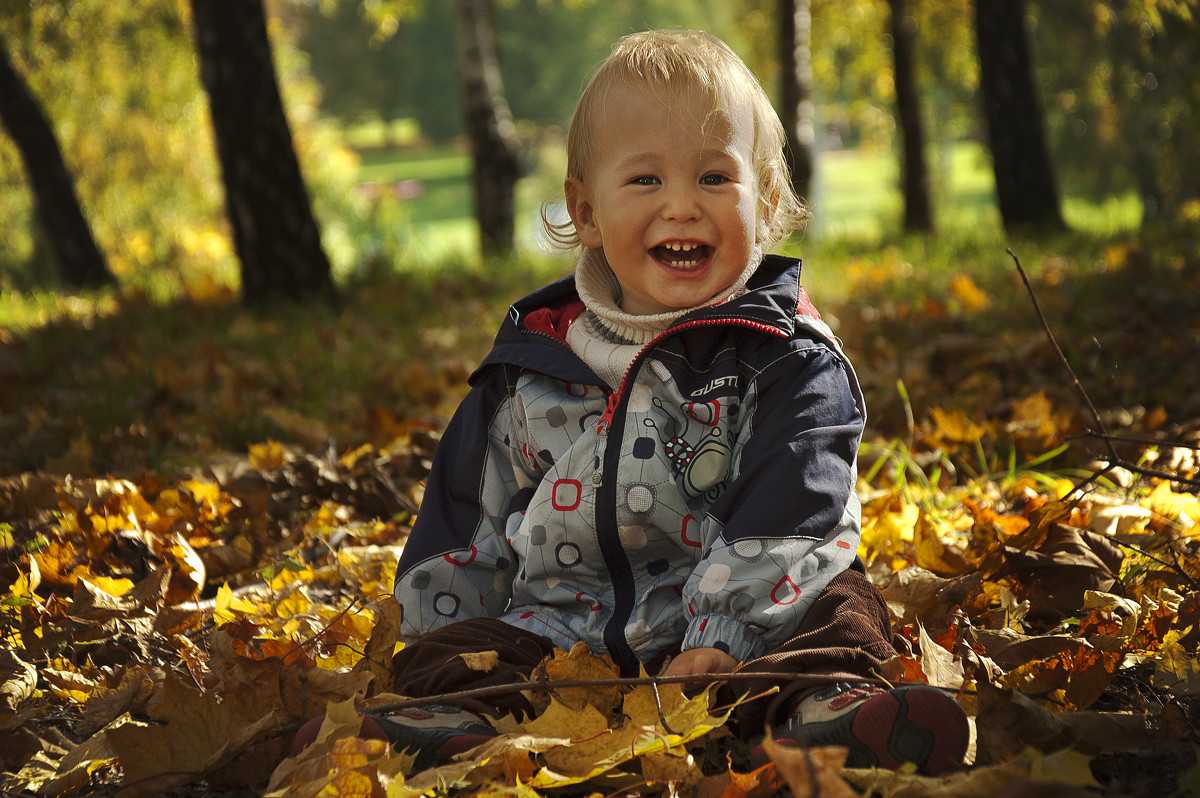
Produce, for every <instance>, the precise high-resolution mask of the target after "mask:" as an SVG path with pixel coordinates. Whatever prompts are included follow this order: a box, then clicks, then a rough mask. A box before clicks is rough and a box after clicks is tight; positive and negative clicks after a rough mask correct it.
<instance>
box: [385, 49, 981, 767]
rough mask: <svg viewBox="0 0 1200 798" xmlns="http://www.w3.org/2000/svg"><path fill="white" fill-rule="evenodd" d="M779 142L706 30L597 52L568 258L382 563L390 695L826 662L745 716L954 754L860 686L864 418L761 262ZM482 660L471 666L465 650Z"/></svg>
mask: <svg viewBox="0 0 1200 798" xmlns="http://www.w3.org/2000/svg"><path fill="white" fill-rule="evenodd" d="M784 142H785V138H784V132H783V128H782V125H781V124H780V122H779V120H778V117H777V116H776V114H775V112H774V110H773V109H772V107H771V104H770V102H769V100H768V98H767V96H766V94H765V93H764V92H763V90H762V89H761V87H760V86H759V84H758V82H757V81H756V80H755V78H754V77H753V76H752V75H751V73H750V72H749V70H748V69H747V68H746V66H745V65H744V64H743V63H742V61H741V60H740V59H739V58H738V57H737V56H736V55H735V54H734V53H733V52H732V50H730V49H729V48H728V47H727V46H726V45H725V44H724V43H722V42H721V41H719V40H718V39H716V38H714V37H712V36H709V35H707V34H704V33H698V32H687V31H651V32H646V33H639V34H634V35H630V36H627V37H625V38H624V39H622V40H621V41H619V42H618V43H617V45H616V46H615V47H614V49H613V51H612V54H611V55H610V57H609V58H608V59H607V60H606V61H605V62H604V63H603V64H602V65H601V66H600V68H599V70H598V71H597V72H596V74H595V76H594V77H593V78H592V80H591V81H590V83H589V84H588V86H587V88H586V90H585V91H584V93H583V96H582V98H581V100H580V102H579V105H578V107H577V109H576V111H575V114H574V117H573V119H572V121H571V126H570V131H569V134H568V167H567V177H566V182H565V197H566V207H567V211H568V212H569V214H570V222H569V223H566V224H563V225H559V226H554V225H551V224H550V223H549V222H548V223H547V224H548V226H549V228H550V229H551V232H552V234H553V235H555V237H556V238H558V239H559V240H560V241H561V242H562V243H564V244H570V245H574V246H577V247H579V251H580V252H581V254H580V256H579V259H578V263H577V266H576V268H575V271H574V274H572V275H570V276H568V277H566V278H563V279H562V280H559V281H557V282H555V283H553V284H551V285H548V286H546V287H544V288H542V289H540V290H538V291H536V292H535V293H533V294H532V295H530V296H528V297H526V298H524V299H522V300H520V301H518V302H517V303H516V304H514V305H513V306H512V308H511V310H510V312H509V316H508V318H507V320H506V321H505V322H504V324H503V325H502V327H501V329H500V331H499V333H498V334H497V337H496V341H495V345H494V348H493V349H492V351H491V353H490V354H489V355H488V356H487V358H486V359H485V360H484V362H483V363H482V364H481V365H480V367H479V368H478V370H477V371H476V372H475V373H474V374H473V375H472V377H471V379H470V384H471V391H470V394H469V395H468V396H467V398H466V399H465V400H464V402H463V403H462V405H461V407H460V408H459V409H458V412H457V413H456V415H455V417H454V419H453V421H452V422H451V424H450V425H449V427H448V428H447V430H446V432H445V435H444V437H443V438H442V441H441V444H440V447H439V450H438V453H437V456H436V458H435V461H434V464H433V469H432V472H431V473H430V475H429V480H428V483H427V488H426V490H425V494H424V499H423V502H422V505H421V509H420V512H419V514H418V517H417V519H416V522H415V524H414V527H413V530H412V534H411V536H410V538H409V540H408V542H407V544H406V545H405V549H404V553H403V555H402V556H401V559H400V563H399V567H398V570H397V575H396V585H395V595H396V599H397V601H398V602H399V603H400V605H401V606H402V608H403V611H404V615H403V631H402V634H403V636H404V639H405V641H406V646H405V648H404V649H402V650H401V651H400V652H399V653H398V654H397V655H396V666H397V677H396V678H397V681H396V684H395V685H394V690H395V691H396V692H397V693H400V694H402V695H409V696H432V695H439V694H443V693H447V692H453V691H456V690H463V689H467V688H471V687H479V686H484V685H489V684H507V683H513V682H517V681H519V680H520V679H521V678H522V677H523V676H528V675H529V673H530V672H531V671H532V670H533V669H534V668H535V667H536V666H537V664H538V663H539V662H540V661H541V660H542V659H543V658H544V657H546V656H548V655H550V654H551V653H553V651H554V650H555V649H556V648H560V649H569V648H571V647H572V646H573V645H575V644H576V643H579V642H583V643H586V644H587V645H588V646H589V647H590V648H591V650H592V651H593V652H594V653H596V654H607V655H608V656H610V657H611V658H612V660H613V661H614V662H615V663H616V664H617V665H618V666H619V667H620V669H621V672H622V673H623V674H625V675H637V674H638V671H639V666H644V667H645V668H646V669H647V671H648V672H650V673H661V674H664V675H669V676H673V675H688V674H721V673H726V672H729V671H732V670H733V669H735V668H737V667H739V665H741V667H743V668H744V669H745V670H747V671H754V672H777V673H785V674H786V673H808V674H824V675H828V676H829V684H828V685H827V686H826V687H822V688H818V689H812V688H811V682H809V687H808V688H807V689H806V688H804V687H800V686H797V685H792V686H790V687H789V683H788V682H787V681H786V680H781V681H780V682H779V683H778V684H780V685H781V686H782V690H781V692H780V693H779V694H778V695H776V696H774V697H773V698H772V700H770V701H769V702H768V701H765V700H757V701H750V702H747V703H744V704H742V705H741V706H740V707H739V708H738V710H737V712H736V714H735V723H736V728H737V729H738V730H739V732H740V733H741V734H742V735H743V736H744V737H746V738H747V739H750V738H754V737H755V736H759V735H762V734H763V732H764V728H767V727H769V728H771V729H772V730H773V733H774V734H775V735H776V737H778V738H791V739H794V740H797V741H800V742H803V743H805V744H810V745H816V744H838V745H846V746H848V747H849V748H850V750H851V754H850V760H849V764H851V765H860V766H861V765H879V766H884V767H895V766H897V765H898V764H900V763H902V762H904V761H913V762H916V763H917V765H918V766H919V767H921V768H922V769H923V770H924V771H926V772H930V773H938V772H942V771H945V770H948V769H951V768H953V767H956V766H957V765H959V764H960V763H961V760H962V757H963V754H964V751H965V746H966V739H967V725H966V719H965V716H964V715H963V713H962V710H961V709H959V707H958V705H957V703H956V702H955V701H954V699H953V698H952V697H950V696H947V695H945V694H944V693H942V692H941V691H939V690H935V689H933V688H929V687H907V688H899V689H896V690H891V691H889V690H885V689H883V688H879V687H875V686H872V685H871V684H868V683H865V682H861V681H860V682H856V681H855V679H856V678H857V679H860V680H861V679H863V678H864V677H869V676H870V675H871V674H872V672H873V671H874V670H875V669H876V668H877V667H878V665H879V664H880V663H881V662H882V661H883V660H885V659H887V658H889V657H891V656H893V655H894V654H895V649H894V648H893V647H892V644H891V629H890V625H889V621H888V614H887V610H886V606H885V605H884V603H883V601H882V599H881V598H880V596H879V595H878V592H877V591H876V589H875V588H874V587H873V586H872V585H871V584H870V583H869V582H868V580H867V579H866V577H865V576H864V575H863V573H862V564H861V562H859V561H858V560H857V557H856V551H857V547H858V539H859V520H860V508H859V503H858V499H857V496H856V494H855V480H856V456H857V452H858V446H859V441H860V437H861V435H862V431H863V424H864V419H865V411H864V407H863V400H862V394H861V392H860V390H859V387H858V383H857V380H856V378H855V376H854V372H853V369H852V368H851V365H850V363H849V361H848V360H847V359H846V357H845V355H844V354H843V353H842V351H841V348H840V347H839V345H838V342H837V341H836V339H835V338H834V336H833V334H832V332H831V331H830V330H829V328H828V327H827V326H826V325H825V324H824V323H823V322H822V321H821V320H820V316H819V315H818V314H817V312H816V310H815V309H814V308H813V306H812V305H811V303H810V302H809V300H808V298H807V296H806V294H805V292H804V289H803V288H801V287H800V283H799V278H800V264H799V262H798V261H796V260H793V259H790V258H785V257H780V256H776V255H765V256H764V254H763V253H764V250H767V249H770V248H771V247H772V246H773V245H775V244H777V243H779V242H780V241H781V240H782V239H783V238H784V237H786V236H787V235H788V234H789V233H790V232H791V231H792V230H794V229H795V228H796V227H798V226H799V225H800V224H802V223H803V221H804V220H805V217H806V212H805V210H804V208H803V206H802V205H801V204H800V202H799V201H798V199H797V198H796V196H795V195H794V193H793V191H792V189H791V186H790V182H789V179H788V171H787V167H786V164H785V160H784V153H783V147H784ZM483 651H496V652H497V653H498V655H499V662H498V664H497V666H496V667H495V668H494V669H493V670H491V671H490V672H488V673H486V674H481V673H479V672H477V671H473V670H471V669H470V668H468V667H467V666H466V665H465V663H464V662H463V660H462V659H461V658H460V657H458V656H457V655H458V654H461V653H465V652H483ZM718 678H719V677H714V680H716V679H718ZM766 686H768V685H752V686H747V685H739V688H738V689H739V692H740V691H741V690H742V689H749V690H755V689H758V688H761V687H766ZM528 711H530V706H529V704H528V703H527V702H526V700H525V698H524V697H522V696H520V695H519V694H517V695H512V696H501V697H498V698H495V699H488V700H487V701H468V702H465V703H464V704H463V705H461V706H453V707H451V706H433V707H426V708H422V709H417V710H405V711H403V712H399V713H394V714H391V715H388V716H386V717H370V718H368V719H367V720H366V721H365V724H368V725H369V726H370V728H371V730H372V731H373V732H374V733H377V734H384V735H386V736H388V737H390V738H391V739H392V740H393V741H394V742H395V745H396V748H397V749H401V750H402V749H408V750H411V751H415V752H416V753H418V755H419V759H418V766H425V765H428V764H432V763H435V762H437V761H439V759H441V758H444V757H446V756H449V755H451V754H453V753H456V752H459V751H462V750H465V749H466V748H469V747H471V746H473V745H476V744H478V743H479V742H482V741H483V740H485V739H486V738H487V737H488V736H490V735H493V734H495V732H494V731H493V730H492V728H491V726H490V725H489V724H488V723H487V721H486V718H485V716H487V715H491V716H493V717H495V716H497V715H499V714H504V713H518V714H519V713H526V712H528Z"/></svg>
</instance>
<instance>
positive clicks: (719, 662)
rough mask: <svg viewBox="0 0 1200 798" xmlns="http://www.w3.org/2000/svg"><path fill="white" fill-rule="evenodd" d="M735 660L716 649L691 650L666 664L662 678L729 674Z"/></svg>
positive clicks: (735, 663) (734, 666) (735, 662)
mask: <svg viewBox="0 0 1200 798" xmlns="http://www.w3.org/2000/svg"><path fill="white" fill-rule="evenodd" d="M737 664H738V663H737V660H736V659H734V658H733V657H731V656H729V655H728V654H726V653H725V652H724V651H721V650H720V649H716V648H691V649H688V650H687V651H684V652H682V653H681V654H680V655H679V656H677V657H675V659H673V660H671V661H670V663H668V665H667V667H666V668H665V669H664V670H663V672H662V675H663V676H693V675H695V674H703V673H729V671H731V670H733V669H734V668H736V667H737Z"/></svg>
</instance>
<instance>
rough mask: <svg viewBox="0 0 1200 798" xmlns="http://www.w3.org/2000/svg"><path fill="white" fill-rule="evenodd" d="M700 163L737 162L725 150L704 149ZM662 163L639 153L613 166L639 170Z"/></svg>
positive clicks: (652, 155)
mask: <svg viewBox="0 0 1200 798" xmlns="http://www.w3.org/2000/svg"><path fill="white" fill-rule="evenodd" d="M700 160H701V161H714V160H723V161H729V162H732V163H734V164H736V163H737V162H738V159H737V157H735V156H734V155H733V153H731V152H729V151H728V150H727V149H725V148H721V149H716V148H712V149H705V150H702V151H701V152H700ZM662 161H663V156H662V155H660V154H658V153H653V152H639V153H634V154H633V155H629V156H626V157H624V158H622V159H621V160H619V161H617V163H616V164H615V165H614V166H615V168H617V169H640V168H645V167H652V166H658V165H659V164H660V163H661V162H662Z"/></svg>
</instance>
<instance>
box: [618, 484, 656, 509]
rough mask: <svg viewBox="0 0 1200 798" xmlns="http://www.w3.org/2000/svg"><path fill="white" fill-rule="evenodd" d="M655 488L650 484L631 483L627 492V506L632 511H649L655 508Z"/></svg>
mask: <svg viewBox="0 0 1200 798" xmlns="http://www.w3.org/2000/svg"><path fill="white" fill-rule="evenodd" d="M654 500H655V495H654V489H653V488H651V487H650V486H649V485H630V486H629V490H627V491H626V492H625V506H626V507H628V508H629V510H630V512H634V513H648V512H650V511H651V510H652V509H653V508H654Z"/></svg>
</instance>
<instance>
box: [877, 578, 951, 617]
mask: <svg viewBox="0 0 1200 798" xmlns="http://www.w3.org/2000/svg"><path fill="white" fill-rule="evenodd" d="M953 581H954V580H952V579H947V578H945V577H941V576H938V575H937V574H935V573H933V572H932V571H929V570H927V569H925V568H921V567H918V566H909V567H908V568H905V569H904V570H902V571H898V572H897V573H895V574H893V575H892V578H891V579H889V580H888V582H887V584H886V585H884V586H883V590H882V592H883V598H884V600H885V601H886V602H887V605H888V612H889V613H890V614H891V616H892V624H893V625H895V626H900V627H903V626H908V625H910V624H914V623H917V622H918V621H919V622H922V623H937V622H939V621H942V620H943V619H944V618H945V617H946V613H947V612H949V610H950V608H949V607H948V606H947V605H946V604H945V602H943V601H942V600H941V598H940V596H939V594H940V592H941V591H942V590H944V589H946V588H947V587H949V586H950V585H951V584H953Z"/></svg>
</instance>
